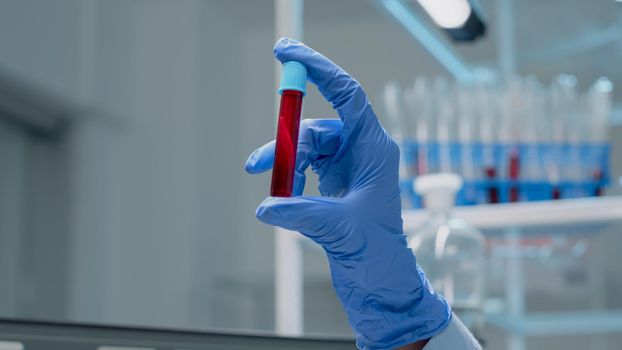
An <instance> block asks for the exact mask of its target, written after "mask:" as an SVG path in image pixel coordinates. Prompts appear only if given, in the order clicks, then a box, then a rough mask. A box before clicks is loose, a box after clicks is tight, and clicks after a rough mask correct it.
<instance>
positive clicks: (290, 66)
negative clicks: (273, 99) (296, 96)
mask: <svg viewBox="0 0 622 350" xmlns="http://www.w3.org/2000/svg"><path fill="white" fill-rule="evenodd" d="M283 90H296V91H300V92H302V94H303V95H306V94H307V68H306V67H305V66H304V65H303V64H302V63H300V62H297V61H288V62H285V63H283V71H282V72H281V84H279V94H282V93H283Z"/></svg>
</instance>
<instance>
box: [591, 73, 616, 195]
mask: <svg viewBox="0 0 622 350" xmlns="http://www.w3.org/2000/svg"><path fill="white" fill-rule="evenodd" d="M612 90H613V84H612V83H611V81H610V80H609V79H607V78H605V77H602V78H599V79H598V80H596V82H595V83H594V84H593V85H592V87H591V88H590V91H589V94H588V99H589V100H588V101H589V107H588V108H589V113H590V118H589V120H590V123H591V125H590V127H589V129H590V132H589V136H590V137H589V138H590V140H589V141H590V143H591V145H590V146H591V147H592V149H593V150H596V152H592V153H593V154H591V155H590V156H591V158H593V159H592V160H591V162H590V163H592V164H593V165H592V167H591V169H589V171H590V174H588V178H589V179H590V180H592V181H593V182H594V183H596V188H595V189H594V193H593V195H594V196H601V195H602V193H603V189H602V187H601V186H602V180H603V179H604V178H605V176H606V174H605V171H606V170H605V169H603V168H602V165H603V164H602V155H601V152H599V151H598V150H599V149H601V150H602V147H604V146H603V145H604V144H605V143H606V142H607V127H608V125H609V124H608V123H609V114H610V113H611V93H612ZM594 153H595V154H594Z"/></svg>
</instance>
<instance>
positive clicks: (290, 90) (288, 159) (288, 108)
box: [270, 61, 307, 197]
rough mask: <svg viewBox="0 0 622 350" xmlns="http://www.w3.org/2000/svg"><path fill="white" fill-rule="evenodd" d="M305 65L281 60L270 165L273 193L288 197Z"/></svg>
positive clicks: (291, 180) (293, 169) (298, 126)
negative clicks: (277, 110) (276, 113)
mask: <svg viewBox="0 0 622 350" xmlns="http://www.w3.org/2000/svg"><path fill="white" fill-rule="evenodd" d="M306 85H307V69H306V68H305V66H304V65H303V64H302V63H300V62H296V61H289V62H285V63H283V71H282V75H281V83H280V86H279V94H280V95H281V103H280V106H279V117H278V124H277V132H276V149H275V152H274V166H273V168H272V186H271V188H270V195H271V196H273V197H291V195H292V189H293V185H294V171H295V168H296V151H297V150H298V132H299V128H300V111H301V109H302V97H303V96H304V95H305V93H306Z"/></svg>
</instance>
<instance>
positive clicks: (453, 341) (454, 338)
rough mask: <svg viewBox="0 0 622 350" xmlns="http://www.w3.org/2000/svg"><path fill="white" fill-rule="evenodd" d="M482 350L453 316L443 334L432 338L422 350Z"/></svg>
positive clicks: (460, 322)
mask: <svg viewBox="0 0 622 350" xmlns="http://www.w3.org/2000/svg"><path fill="white" fill-rule="evenodd" d="M450 349H451V350H454V349H460V350H482V347H481V346H480V345H479V343H478V342H477V340H476V339H475V337H474V336H473V334H471V332H469V330H468V329H467V328H466V327H465V326H464V324H463V323H462V321H460V319H459V318H458V317H457V316H456V315H455V314H454V315H453V316H452V318H451V321H450V322H449V325H448V326H447V328H445V330H443V332H441V333H440V334H437V335H436V336H434V337H432V338H431V339H430V341H429V342H428V344H427V345H426V346H425V347H423V350H450Z"/></svg>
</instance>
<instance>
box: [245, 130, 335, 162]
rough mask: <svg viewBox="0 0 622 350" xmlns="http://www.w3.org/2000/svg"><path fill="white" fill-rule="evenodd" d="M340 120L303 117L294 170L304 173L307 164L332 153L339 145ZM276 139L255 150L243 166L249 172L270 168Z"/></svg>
mask: <svg viewBox="0 0 622 350" xmlns="http://www.w3.org/2000/svg"><path fill="white" fill-rule="evenodd" d="M341 131H342V122H341V121H340V120H338V119H304V120H302V121H301V122H300V132H299V135H298V148H297V153H296V170H297V171H298V172H300V173H304V172H305V170H306V169H307V167H309V164H312V163H313V162H314V161H316V160H317V159H319V158H320V157H327V156H331V155H333V154H334V153H335V152H336V150H337V148H338V146H339V137H340V135H341ZM275 147H276V141H274V140H272V141H270V142H268V143H267V144H265V145H263V146H261V147H259V148H258V149H257V150H255V151H254V152H253V153H251V155H250V156H249V157H248V159H247V160H246V164H245V166H244V168H245V170H246V172H248V173H249V174H260V173H263V172H266V171H268V170H270V169H272V166H273V165H274V150H275Z"/></svg>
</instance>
